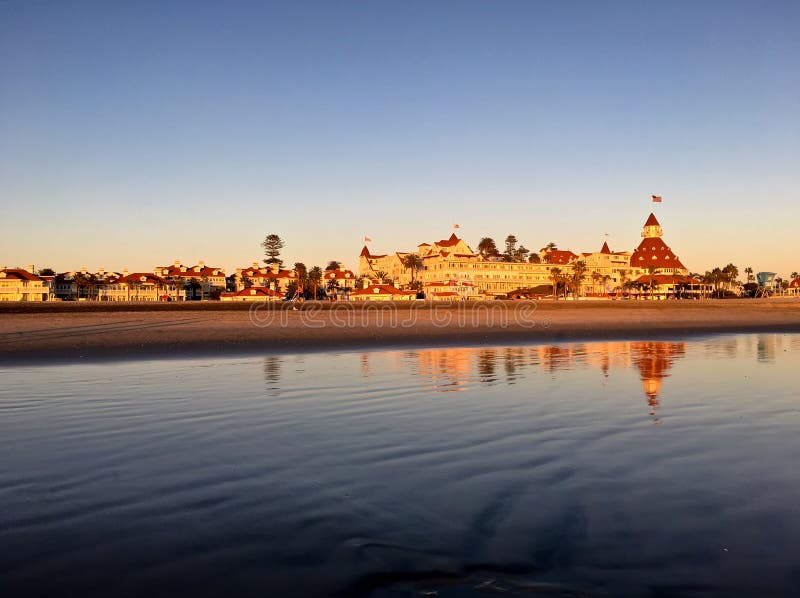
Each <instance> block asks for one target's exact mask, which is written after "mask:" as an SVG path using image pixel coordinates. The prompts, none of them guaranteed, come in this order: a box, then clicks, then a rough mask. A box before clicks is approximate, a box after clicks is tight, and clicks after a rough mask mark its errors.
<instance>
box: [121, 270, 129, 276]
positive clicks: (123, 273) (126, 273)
mask: <svg viewBox="0 0 800 598" xmlns="http://www.w3.org/2000/svg"><path fill="white" fill-rule="evenodd" d="M128 274H130V272H128V269H127V268H125V269H124V270H123V271H122V275H123V276H127V275H128Z"/></svg>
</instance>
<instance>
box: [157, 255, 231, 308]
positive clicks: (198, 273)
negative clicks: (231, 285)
mask: <svg viewBox="0 0 800 598" xmlns="http://www.w3.org/2000/svg"><path fill="white" fill-rule="evenodd" d="M153 274H155V275H156V276H160V277H161V278H166V279H168V280H170V281H174V282H176V283H179V284H182V285H183V294H184V297H185V298H186V299H189V300H192V299H208V298H210V297H211V296H212V294H214V293H218V292H221V291H224V290H225V272H224V271H223V270H222V269H221V268H213V267H210V266H206V264H205V262H202V261H201V262H198V263H197V265H196V266H184V265H182V264H181V261H180V260H175V262H174V263H173V264H172V265H171V266H156V267H155V268H154V269H153ZM179 284H178V285H175V288H180V286H179Z"/></svg>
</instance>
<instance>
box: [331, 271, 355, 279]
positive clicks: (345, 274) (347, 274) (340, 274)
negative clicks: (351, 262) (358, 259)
mask: <svg viewBox="0 0 800 598" xmlns="http://www.w3.org/2000/svg"><path fill="white" fill-rule="evenodd" d="M355 277H356V276H355V274H353V272H352V271H351V270H328V271H327V272H325V278H327V279H328V280H336V279H338V278H355Z"/></svg>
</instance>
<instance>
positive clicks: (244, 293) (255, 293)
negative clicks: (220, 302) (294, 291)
mask: <svg viewBox="0 0 800 598" xmlns="http://www.w3.org/2000/svg"><path fill="white" fill-rule="evenodd" d="M220 297H283V293H279V292H278V291H274V290H272V289H268V288H267V287H249V288H247V289H242V290H241V291H237V292H235V293H222V294H221V295H220Z"/></svg>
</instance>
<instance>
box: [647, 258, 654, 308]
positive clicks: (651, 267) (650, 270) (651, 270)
mask: <svg viewBox="0 0 800 598" xmlns="http://www.w3.org/2000/svg"><path fill="white" fill-rule="evenodd" d="M647 274H648V275H649V276H650V285H649V287H650V299H651V300H652V299H653V285H654V284H655V281H656V267H655V266H654V265H653V264H650V265H649V266H647Z"/></svg>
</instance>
